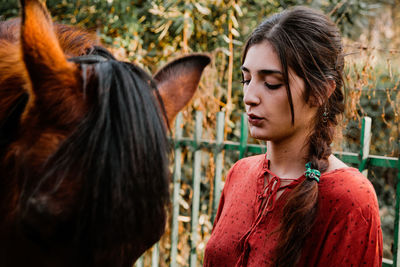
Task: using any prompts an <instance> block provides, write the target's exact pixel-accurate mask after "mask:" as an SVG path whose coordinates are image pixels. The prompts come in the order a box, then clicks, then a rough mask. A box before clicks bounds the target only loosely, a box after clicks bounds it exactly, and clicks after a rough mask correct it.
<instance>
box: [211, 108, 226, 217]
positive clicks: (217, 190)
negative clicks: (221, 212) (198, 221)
mask: <svg viewBox="0 0 400 267" xmlns="http://www.w3.org/2000/svg"><path fill="white" fill-rule="evenodd" d="M224 119H225V114H224V112H218V113H217V136H216V142H215V151H214V162H215V175H214V202H213V206H212V214H211V222H212V223H214V219H215V216H216V214H217V209H218V203H219V198H220V196H221V177H222V167H223V166H222V163H223V152H222V150H223V144H224V127H225V123H224V122H225V121H224Z"/></svg>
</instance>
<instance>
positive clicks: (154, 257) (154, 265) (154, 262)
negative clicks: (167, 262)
mask: <svg viewBox="0 0 400 267" xmlns="http://www.w3.org/2000/svg"><path fill="white" fill-rule="evenodd" d="M159 257H160V253H159V245H158V243H156V244H155V245H154V246H153V251H152V252H151V267H158V262H159Z"/></svg>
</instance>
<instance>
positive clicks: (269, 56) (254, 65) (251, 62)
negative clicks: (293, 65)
mask: <svg viewBox="0 0 400 267" xmlns="http://www.w3.org/2000/svg"><path fill="white" fill-rule="evenodd" d="M243 67H245V68H246V69H248V70H249V71H258V70H263V69H268V70H277V71H281V72H282V66H281V62H280V60H279V57H278V55H277V54H276V52H275V49H274V48H273V46H272V45H271V44H270V43H269V42H268V41H263V42H261V43H258V44H255V45H252V46H251V47H250V48H249V50H248V51H247V54H246V58H245V60H244V62H243Z"/></svg>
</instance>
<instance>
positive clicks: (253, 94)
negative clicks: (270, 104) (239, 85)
mask: <svg viewBox="0 0 400 267" xmlns="http://www.w3.org/2000/svg"><path fill="white" fill-rule="evenodd" d="M243 101H244V103H245V104H246V105H249V106H256V105H258V104H260V98H259V96H258V92H257V88H256V87H255V86H253V84H252V82H251V81H250V83H249V84H248V85H247V86H246V87H245V89H244V95H243Z"/></svg>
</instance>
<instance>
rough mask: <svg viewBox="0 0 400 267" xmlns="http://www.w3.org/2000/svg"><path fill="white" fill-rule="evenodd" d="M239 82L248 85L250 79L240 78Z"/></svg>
mask: <svg viewBox="0 0 400 267" xmlns="http://www.w3.org/2000/svg"><path fill="white" fill-rule="evenodd" d="M240 83H241V84H245V85H249V83H250V80H241V81H240Z"/></svg>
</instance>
